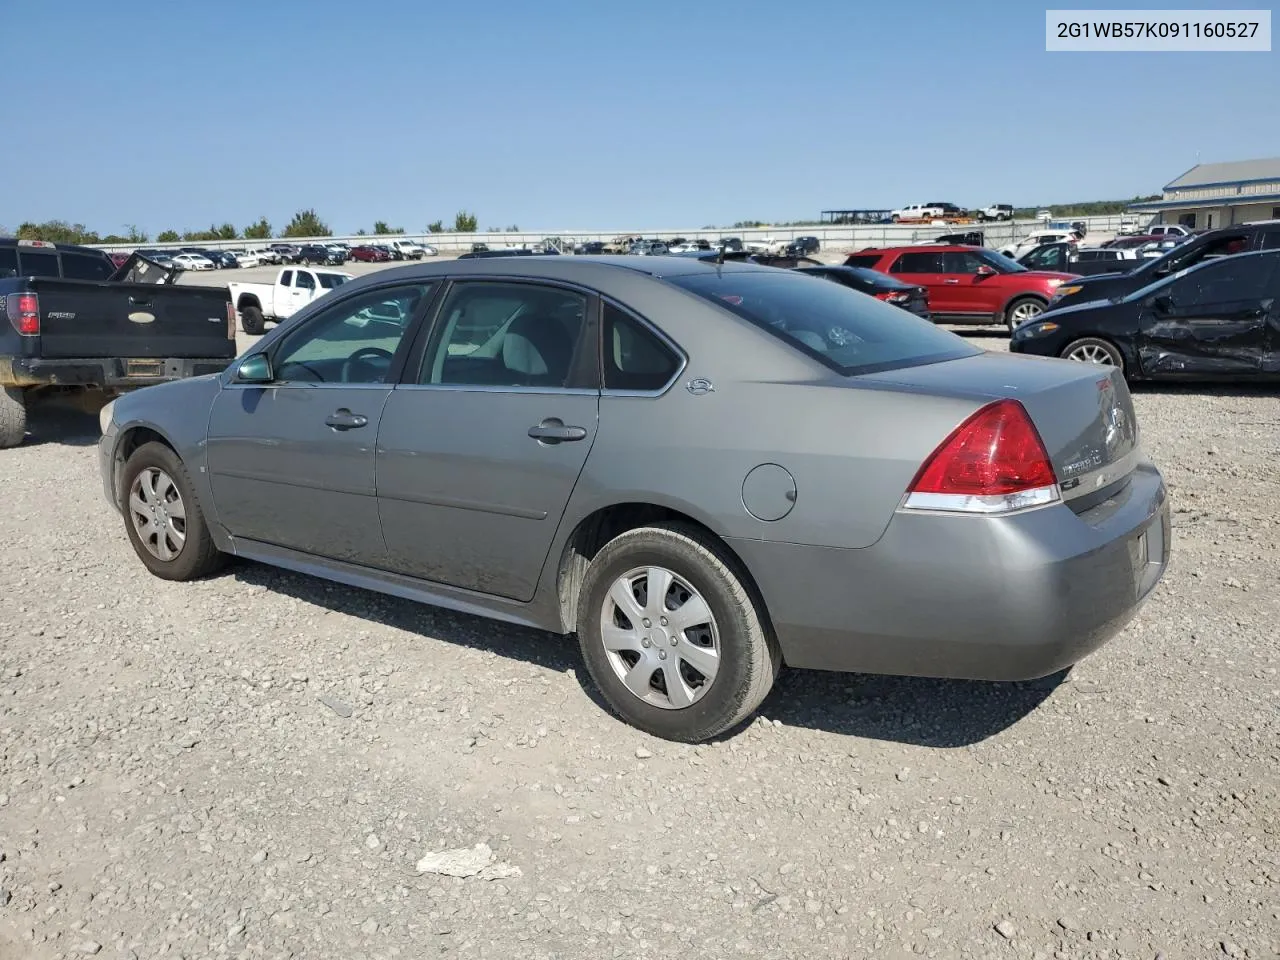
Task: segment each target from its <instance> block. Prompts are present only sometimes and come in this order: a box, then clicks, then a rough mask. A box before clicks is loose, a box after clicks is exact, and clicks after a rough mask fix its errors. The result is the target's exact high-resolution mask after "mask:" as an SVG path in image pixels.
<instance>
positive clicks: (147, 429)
mask: <svg viewBox="0 0 1280 960" xmlns="http://www.w3.org/2000/svg"><path fill="white" fill-rule="evenodd" d="M153 442H154V443H162V444H164V445H165V446H166V447H168V448H169V449H170V450H172V451H173V453H174V456H176V457H178V459H182V454H181V453H179V452H178V445H177V444H176V443H174V442H173V440H172V438H170V437H169V436H168V435H167V434H166V433H165V432H164V431H163V430H161V429H160V428H159V427H157V426H156V425H155V424H153V423H147V422H134V423H130V424H126V425H125V426H123V427H121V428H120V432H119V434H118V436H117V437H116V443H115V448H114V449H113V451H112V454H111V491H112V494H113V495H114V496H115V498H116V505H117V506H118V505H119V504H120V503H121V502H123V496H124V491H123V490H122V489H121V484H122V483H123V481H124V465H125V464H126V463H128V462H129V458H130V457H131V456H133V453H134V451H135V450H137V449H138V448H139V447H141V446H143V445H144V444H147V443H153Z"/></svg>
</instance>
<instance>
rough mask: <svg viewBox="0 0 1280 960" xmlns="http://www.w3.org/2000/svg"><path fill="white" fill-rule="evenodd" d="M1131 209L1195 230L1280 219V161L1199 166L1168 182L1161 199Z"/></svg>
mask: <svg viewBox="0 0 1280 960" xmlns="http://www.w3.org/2000/svg"><path fill="white" fill-rule="evenodd" d="M1128 209H1129V210H1132V211H1134V212H1140V213H1154V214H1156V215H1157V219H1158V220H1159V221H1160V222H1163V223H1180V224H1182V225H1183V226H1187V227H1191V228H1193V229H1196V230H1212V229H1213V228H1215V227H1228V226H1231V225H1232V224H1235V223H1247V222H1249V221H1251V220H1280V157H1273V158H1271V159H1269V160H1232V161H1230V162H1227V163H1199V164H1196V165H1195V166H1194V167H1192V168H1191V169H1190V170H1188V171H1187V172H1186V173H1184V174H1183V175H1182V176H1180V177H1178V178H1177V179H1176V180H1174V181H1173V182H1172V183H1168V184H1166V185H1165V188H1164V196H1163V197H1162V198H1161V199H1159V200H1151V201H1148V202H1146V203H1134V204H1130V205H1129V208H1128Z"/></svg>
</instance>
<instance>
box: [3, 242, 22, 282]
mask: <svg viewBox="0 0 1280 960" xmlns="http://www.w3.org/2000/svg"><path fill="white" fill-rule="evenodd" d="M17 275H18V251H17V249H16V248H15V247H0V280H4V279H6V278H7V277H16V276H17Z"/></svg>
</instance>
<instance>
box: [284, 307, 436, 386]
mask: <svg viewBox="0 0 1280 960" xmlns="http://www.w3.org/2000/svg"><path fill="white" fill-rule="evenodd" d="M431 287H432V284H429V283H416V284H406V285H405V286H402V287H390V288H383V289H380V290H368V291H365V292H364V293H362V294H360V295H358V296H354V297H349V298H348V299H346V300H343V301H342V302H341V303H336V304H333V305H332V306H331V307H329V309H327V310H324V311H322V312H321V313H319V314H318V315H316V316H314V317H312V318H311V319H310V320H308V321H307V322H306V323H304V324H303V325H302V326H301V327H300V328H299V329H297V330H295V331H294V332H293V333H291V334H290V335H289V336H288V337H286V338H285V340H284V341H283V342H282V343H281V345H280V347H279V349H278V350H277V351H276V352H275V355H274V356H273V357H272V367H273V370H274V373H275V378H276V380H278V381H285V382H290V383H386V382H388V381H387V377H388V374H389V373H390V370H391V362H392V360H393V359H394V358H395V354H396V351H397V350H398V349H399V348H400V345H401V343H402V342H403V341H404V338H405V333H406V332H407V331H408V329H409V326H410V324H411V322H412V320H413V317H414V314H415V312H416V311H417V310H418V308H419V307H420V306H421V305H422V304H423V302H424V301H425V300H426V299H427V298H428V296H429V295H430V293H431Z"/></svg>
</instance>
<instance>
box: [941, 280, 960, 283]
mask: <svg viewBox="0 0 1280 960" xmlns="http://www.w3.org/2000/svg"><path fill="white" fill-rule="evenodd" d="M942 282H943V283H959V282H960V281H959V280H943V281H942Z"/></svg>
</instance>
